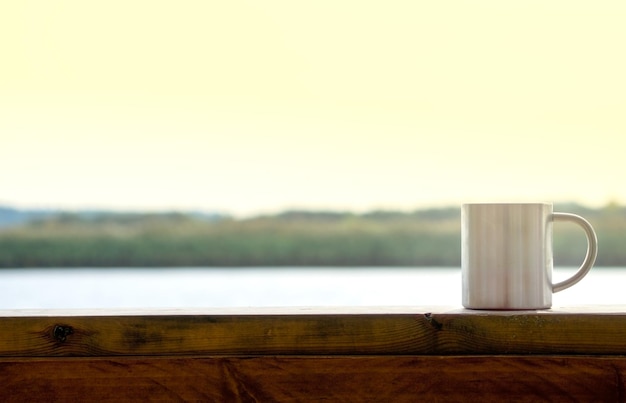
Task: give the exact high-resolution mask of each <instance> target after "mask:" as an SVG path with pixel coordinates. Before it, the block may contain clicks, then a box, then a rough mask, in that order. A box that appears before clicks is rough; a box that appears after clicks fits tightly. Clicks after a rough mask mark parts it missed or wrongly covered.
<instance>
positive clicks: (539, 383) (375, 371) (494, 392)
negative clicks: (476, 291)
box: [0, 356, 626, 403]
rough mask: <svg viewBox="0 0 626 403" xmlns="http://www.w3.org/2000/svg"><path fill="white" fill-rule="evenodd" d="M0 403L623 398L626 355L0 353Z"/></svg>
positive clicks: (553, 400)
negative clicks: (22, 355) (71, 355)
mask: <svg viewBox="0 0 626 403" xmlns="http://www.w3.org/2000/svg"><path fill="white" fill-rule="evenodd" d="M0 373H1V374H2V387H0V400H1V401H3V402H12V401H14V402H20V403H21V402H24V401H41V402H44V401H45V402H51V401H55V402H60V401H63V402H77V401H102V400H110V401H164V400H165V401H205V402H301V401H325V402H328V401H332V402H422V401H423V402H436V401H446V402H450V401H472V402H491V401H498V402H500V401H527V402H541V401H546V402H559V401H575V402H594V401H595V402H623V401H624V396H625V388H624V377H625V376H626V360H624V359H617V358H603V357H571V356H566V357H555V356H545V357H537V356H497V357H490V356H445V357H435V356H375V357H371V356H360V357H346V356H333V357H319V356H314V357H311V356H307V357H298V356H256V357H166V358H145V357H118V358H57V359H51V358H45V359H3V360H0Z"/></svg>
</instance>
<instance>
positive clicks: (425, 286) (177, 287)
mask: <svg viewBox="0 0 626 403" xmlns="http://www.w3.org/2000/svg"><path fill="white" fill-rule="evenodd" d="M573 272H574V269H557V270H555V273H554V281H555V282H556V281H561V280H563V279H565V278H566V277H568V276H569V275H571V274H572V273H573ZM624 284H626V268H612V269H607V268H594V269H592V270H591V272H590V273H589V274H588V275H587V276H586V277H585V278H584V279H583V280H582V281H581V282H580V283H578V284H576V285H575V286H574V287H572V288H570V289H567V290H565V291H562V292H560V293H557V294H555V295H554V298H553V306H554V307H558V306H574V305H576V306H580V305H606V304H610V305H620V304H621V305H623V304H626V294H624V292H623V289H624ZM280 306H450V307H461V271H460V269H458V268H301V267H298V268H249V269H242V268H235V269H233V268H164V269H137V268H127V269H111V268H107V269H89V268H85V269H21V270H20V269H3V270H0V309H94V308H95V309H97V308H203V307H207V308H208V307H280Z"/></svg>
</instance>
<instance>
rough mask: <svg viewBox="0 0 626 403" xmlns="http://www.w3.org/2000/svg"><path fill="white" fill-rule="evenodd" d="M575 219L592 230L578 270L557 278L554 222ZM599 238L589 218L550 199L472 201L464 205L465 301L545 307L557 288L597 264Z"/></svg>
mask: <svg viewBox="0 0 626 403" xmlns="http://www.w3.org/2000/svg"><path fill="white" fill-rule="evenodd" d="M554 221H571V222H574V223H576V224H578V225H580V226H581V227H582V229H583V230H584V231H585V234H586V236H587V254H586V256H585V259H584V261H583V263H582V265H581V266H580V268H579V269H578V271H577V272H576V273H575V274H574V275H573V276H572V277H570V278H568V279H567V280H565V281H562V282H560V283H557V284H553V283H552V266H553V263H552V224H553V222H554ZM597 251H598V241H597V237H596V234H595V232H594V230H593V227H592V226H591V224H589V222H587V220H585V219H584V218H582V217H580V216H578V215H575V214H569V213H557V212H553V211H552V204H549V203H470V204H464V205H463V206H462V208H461V271H462V277H463V306H464V307H466V308H471V309H544V308H550V307H551V306H552V294H553V293H555V292H558V291H562V290H564V289H566V288H568V287H571V286H572V285H574V284H576V283H577V282H579V281H580V280H581V279H582V278H583V277H584V276H585V275H586V274H587V273H588V272H589V270H590V269H591V267H592V266H593V264H594V262H595V259H596V256H597Z"/></svg>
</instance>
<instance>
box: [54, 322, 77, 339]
mask: <svg viewBox="0 0 626 403" xmlns="http://www.w3.org/2000/svg"><path fill="white" fill-rule="evenodd" d="M72 333H74V329H72V327H71V326H62V325H55V326H54V329H53V330H52V337H54V338H55V340H57V341H60V342H61V343H63V342H65V340H67V336H69V335H70V334H72Z"/></svg>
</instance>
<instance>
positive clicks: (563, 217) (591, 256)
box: [552, 213, 598, 292]
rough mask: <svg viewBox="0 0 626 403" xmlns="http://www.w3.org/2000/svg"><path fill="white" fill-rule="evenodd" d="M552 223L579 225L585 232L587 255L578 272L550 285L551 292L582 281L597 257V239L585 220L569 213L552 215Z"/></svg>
mask: <svg viewBox="0 0 626 403" xmlns="http://www.w3.org/2000/svg"><path fill="white" fill-rule="evenodd" d="M552 219H553V221H570V222H574V223H576V224H578V225H580V226H581V227H582V228H583V230H585V235H586V236H587V255H586V256H585V260H584V261H583V264H582V265H581V266H580V268H579V269H578V271H577V272H576V273H575V274H574V275H573V276H572V277H570V278H568V279H567V280H564V281H561V282H560V283H556V284H552V292H559V291H563V290H564V289H566V288H569V287H571V286H573V285H574V284H576V283H578V282H579V281H580V280H582V278H583V277H585V275H587V273H588V272H589V270H590V269H591V267H592V266H593V264H594V263H595V261H596V256H598V237H597V236H596V233H595V231H594V230H593V227H592V226H591V224H589V222H588V221H587V220H585V219H584V218H582V217H581V216H578V215H576V214H570V213H552Z"/></svg>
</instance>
